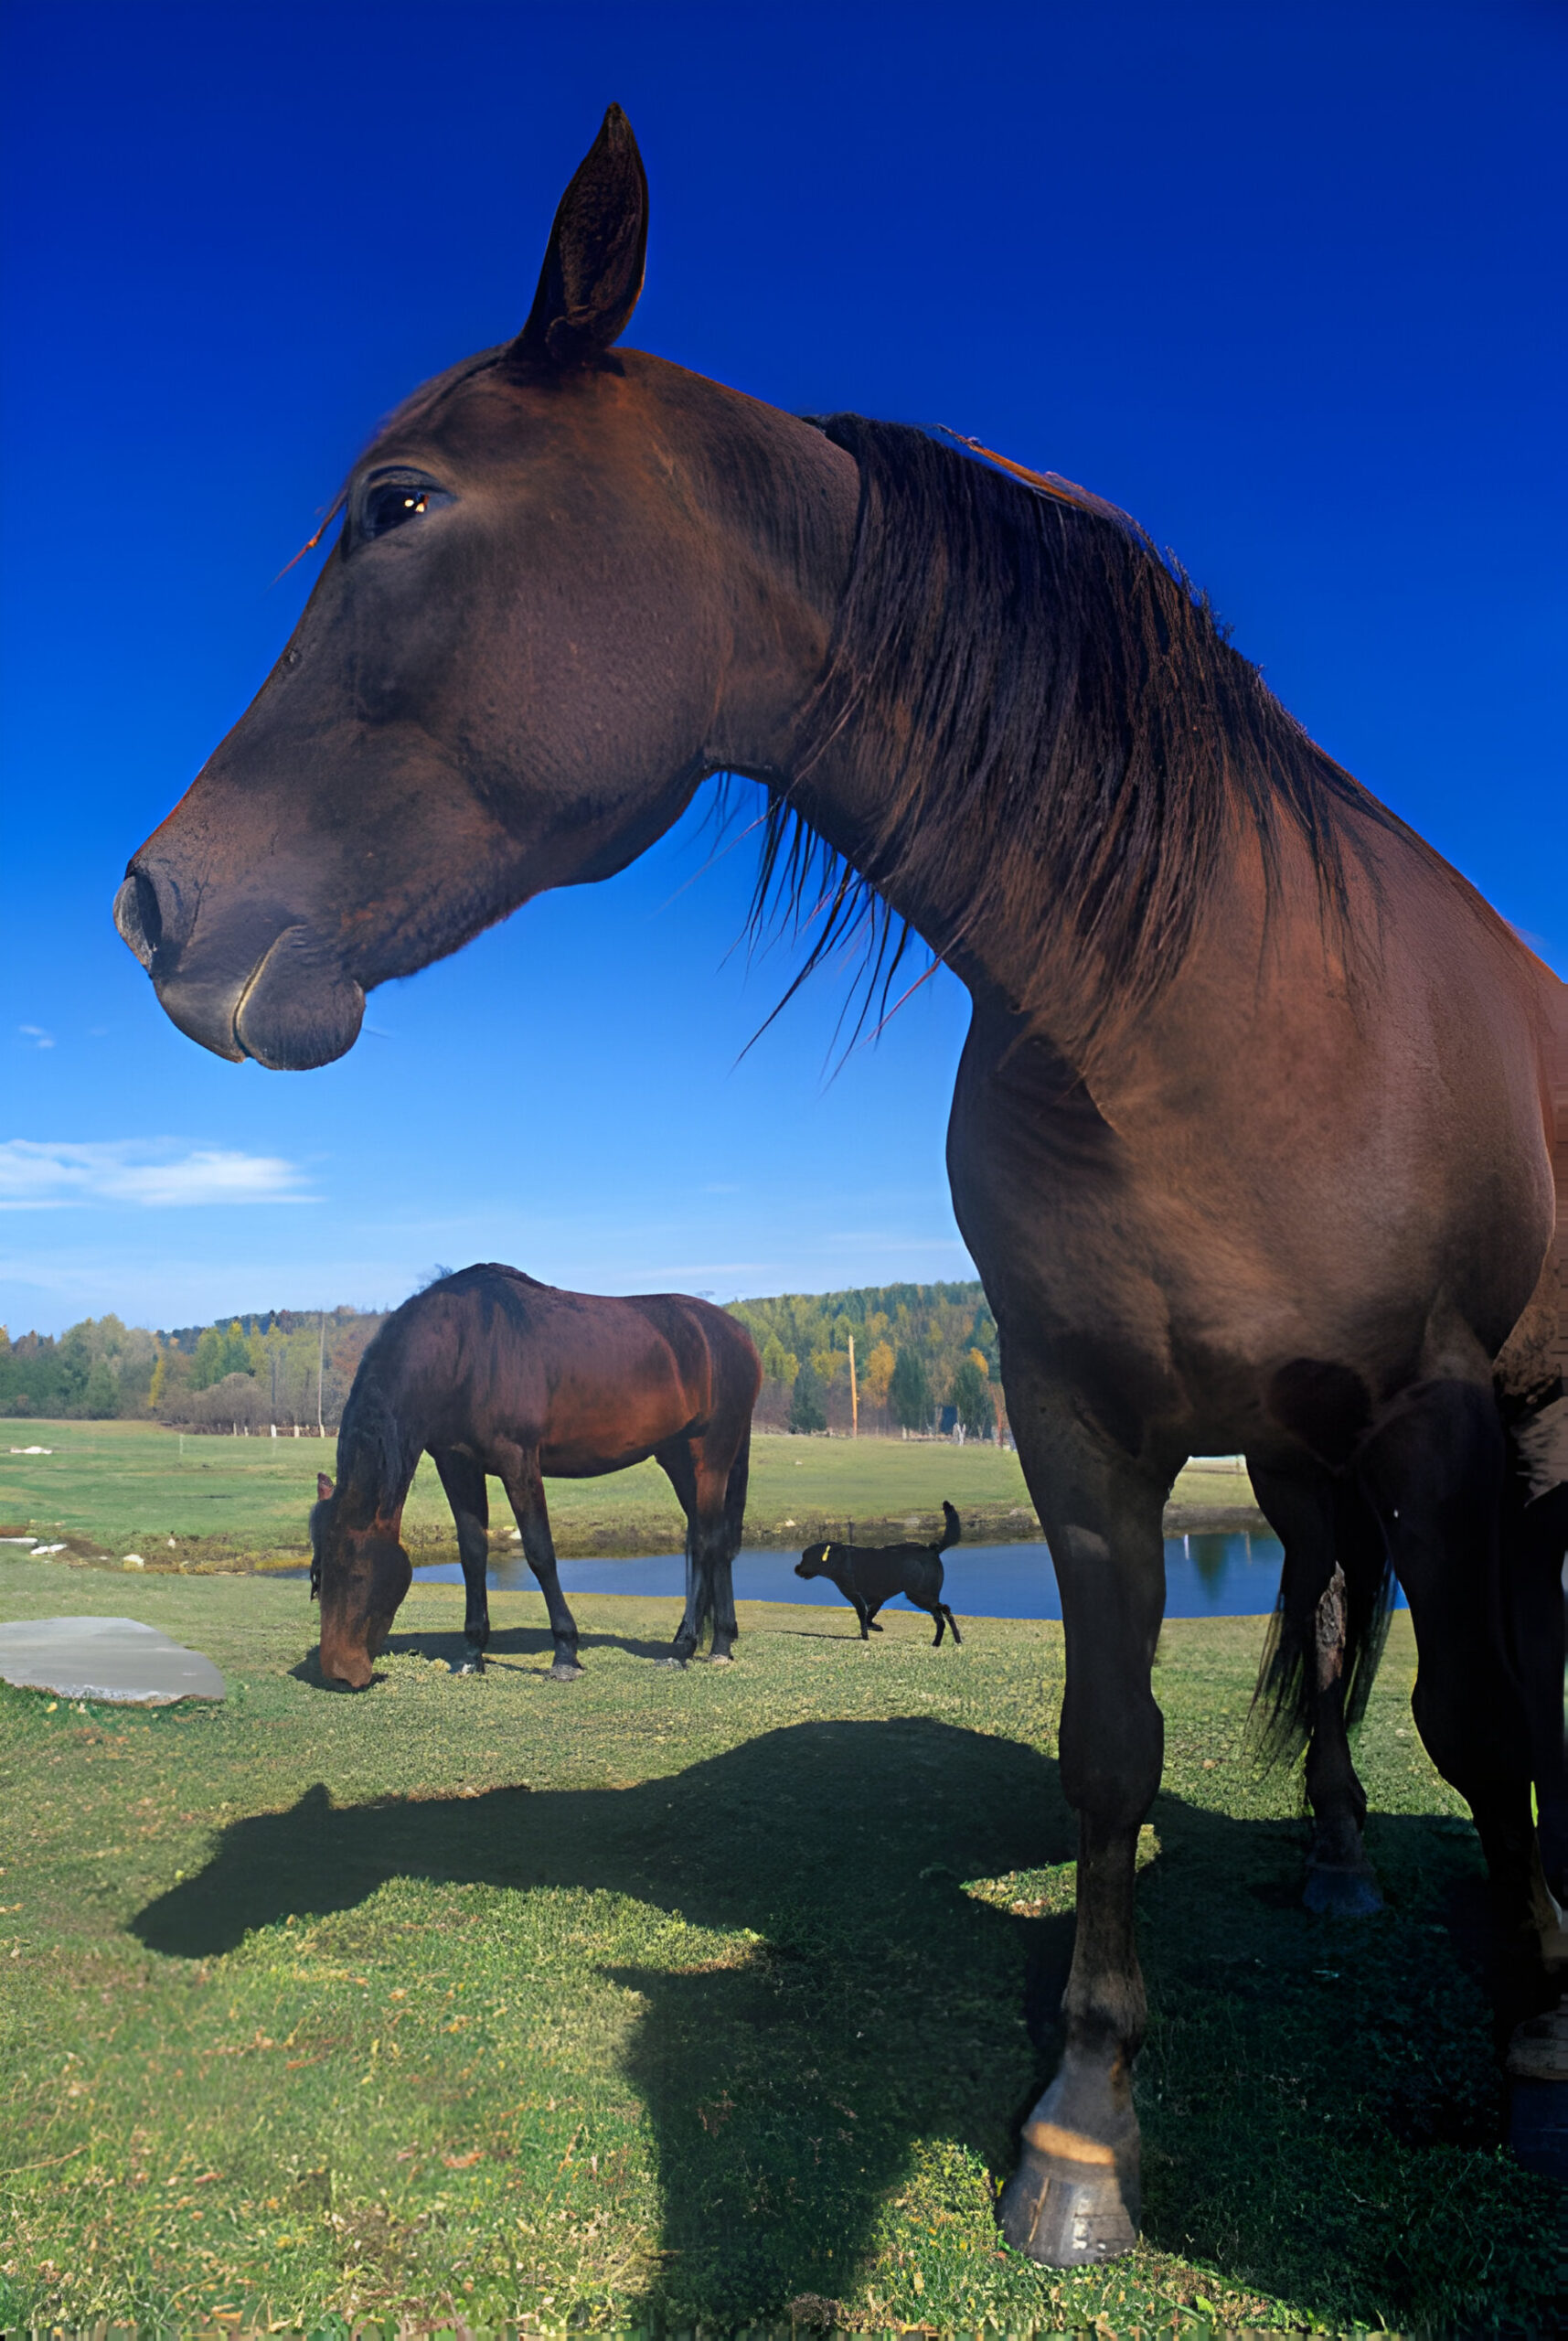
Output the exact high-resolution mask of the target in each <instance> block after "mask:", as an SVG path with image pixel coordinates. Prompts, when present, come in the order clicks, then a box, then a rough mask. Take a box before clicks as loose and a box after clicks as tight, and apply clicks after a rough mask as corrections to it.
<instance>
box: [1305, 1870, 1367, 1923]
mask: <svg viewBox="0 0 1568 2341" xmlns="http://www.w3.org/2000/svg"><path fill="white" fill-rule="evenodd" d="M1301 1899H1302V1902H1303V1904H1304V1905H1305V1907H1306V1908H1307V1909H1308V1910H1315V1911H1316V1912H1317V1915H1318V1917H1319V1918H1336V1919H1370V1918H1371V1916H1372V1914H1373V1912H1374V1911H1377V1910H1381V1908H1382V1907H1383V1897H1382V1889H1381V1887H1380V1886H1379V1885H1378V1881H1377V1878H1376V1876H1374V1875H1373V1872H1372V1870H1371V1865H1370V1864H1367V1863H1361V1864H1359V1865H1357V1866H1355V1867H1353V1868H1349V1867H1347V1868H1340V1867H1339V1866H1338V1865H1336V1864H1334V1863H1332V1862H1308V1863H1307V1882H1306V1884H1305V1885H1304V1886H1303V1887H1302V1889H1301Z"/></svg>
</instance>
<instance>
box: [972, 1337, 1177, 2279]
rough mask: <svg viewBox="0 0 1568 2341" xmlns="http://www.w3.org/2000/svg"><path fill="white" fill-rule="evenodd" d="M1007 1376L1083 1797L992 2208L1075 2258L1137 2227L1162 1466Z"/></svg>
mask: <svg viewBox="0 0 1568 2341" xmlns="http://www.w3.org/2000/svg"><path fill="white" fill-rule="evenodd" d="M1026 1392H1028V1395H1029V1399H1031V1400H1032V1401H1033V1403H1032V1404H1029V1403H1025V1402H1024V1398H1025V1393H1026ZM1015 1394H1016V1395H1015ZM1008 1400H1009V1412H1010V1414H1011V1416H1012V1421H1013V1429H1014V1434H1015V1436H1016V1438H1017V1439H1018V1443H1019V1456H1020V1458H1021V1459H1022V1462H1023V1467H1024V1475H1025V1478H1026V1479H1027V1480H1028V1482H1029V1494H1030V1495H1031V1496H1032V1498H1033V1499H1034V1503H1035V1507H1036V1509H1037V1511H1038V1512H1039V1513H1040V1519H1041V1521H1042V1522H1043V1523H1044V1525H1045V1532H1046V1536H1047V1540H1048V1542H1049V1543H1050V1545H1051V1558H1052V1560H1053V1561H1054V1562H1055V1565H1056V1577H1057V1583H1058V1585H1059V1586H1060V1587H1061V1610H1062V1619H1063V1624H1064V1627H1065V1632H1066V1644H1067V1685H1066V1694H1065V1696H1064V1698H1063V1700H1062V1707H1061V1784H1062V1787H1063V1789H1064V1790H1065V1791H1066V1795H1067V1800H1068V1802H1069V1803H1070V1804H1071V1805H1072V1807H1073V1810H1074V1811H1075V1812H1077V1814H1078V1820H1079V1850H1078V1925H1077V1933H1076V1936H1075V1939H1074V1942H1073V1950H1072V1973H1071V1975H1070V1977H1069V1979H1068V1984H1067V1990H1066V1993H1065V1994H1064V1995H1063V1998H1062V2011H1063V2014H1064V2015H1065V2016H1066V2019H1067V2045H1066V2048H1065V2050H1064V2052H1063V2055H1062V2059H1061V2067H1060V2068H1059V2070H1058V2072H1057V2075H1056V2078H1055V2079H1054V2080H1053V2081H1052V2082H1051V2087H1050V2088H1049V2089H1048V2090H1046V2092H1045V2095H1044V2096H1043V2097H1042V2098H1041V2099H1040V2102H1039V2103H1038V2104H1037V2105H1036V2107H1035V2108H1034V2111H1033V2112H1032V2113H1031V2114H1030V2115H1029V2120H1028V2121H1027V2122H1026V2123H1025V2124H1024V2131H1023V2146H1024V2153H1023V2159H1022V2161H1021V2162H1020V2164H1019V2168H1018V2171H1017V2172H1016V2174H1015V2175H1014V2176H1013V2178H1012V2179H1011V2180H1010V2182H1009V2183H1008V2186H1007V2188H1006V2190H1005V2191H1004V2193H1003V2196H1002V2198H1001V2202H1000V2204H999V2206H998V2215H999V2218H1000V2220H1001V2226H1002V2232H1003V2234H1004V2235H1005V2236H1006V2238H1007V2239H1008V2242H1009V2243H1010V2244H1011V2245H1013V2247H1014V2248H1015V2250H1019V2251H1027V2252H1028V2253H1029V2255H1030V2256H1031V2258H1033V2259H1036V2260H1041V2261H1045V2262H1046V2263H1047V2264H1048V2265H1049V2266H1051V2267H1055V2268H1074V2267H1083V2266H1087V2265H1091V2264H1093V2263H1094V2262H1097V2261H1105V2260H1114V2259H1116V2258H1118V2257H1119V2256H1120V2255H1121V2254H1122V2253H1123V2252H1125V2251H1130V2250H1132V2248H1133V2246H1134V2244H1135V2243H1136V2240H1137V2224H1138V2208H1139V2189H1138V2125H1137V2116H1136V2114H1135V2112H1134V2111H1133V2100H1132V2065H1133V2059H1134V2058H1135V2057H1136V2054H1137V2050H1138V2047H1139V2045H1140V2043H1141V2041H1142V2039H1143V2033H1144V2023H1145V2016H1146V2003H1145V1998H1144V1984H1143V1977H1142V1974H1141V1973H1140V1972H1139V1969H1138V1962H1137V1953H1136V1949H1135V1948H1134V1941H1133V1881H1134V1869H1135V1865H1136V1855H1137V1842H1138V1828H1139V1824H1140V1823H1142V1821H1143V1818H1144V1815H1145V1813H1146V1812H1147V1811H1148V1808H1149V1806H1150V1804H1151V1803H1152V1802H1153V1801H1154V1796H1155V1791H1156V1790H1157V1788H1158V1786H1159V1775H1160V1766H1161V1761H1162V1758H1163V1756H1164V1747H1165V1725H1164V1719H1163V1717H1162V1716H1161V1715H1160V1712H1159V1709H1158V1707H1157V1705H1156V1704H1155V1699H1154V1694H1153V1689H1152V1687H1151V1679H1152V1670H1153V1666H1154V1653H1155V1644H1156V1642H1157V1640H1158V1637H1159V1627H1160V1619H1161V1617H1162V1616H1163V1614H1164V1609H1165V1545H1164V1539H1163V1534H1162V1525H1161V1522H1162V1513H1163V1509H1164V1503H1165V1495H1166V1488H1167V1486H1168V1481H1166V1482H1162V1481H1160V1480H1157V1478H1155V1477H1154V1476H1153V1475H1152V1474H1151V1473H1149V1472H1147V1471H1146V1470H1142V1469H1140V1468H1139V1467H1138V1466H1137V1465H1136V1464H1135V1463H1134V1461H1133V1459H1132V1458H1131V1457H1130V1456H1129V1455H1127V1454H1126V1453H1125V1451H1123V1450H1122V1449H1121V1448H1118V1447H1116V1446H1115V1444H1114V1443H1113V1442H1112V1441H1111V1440H1110V1439H1109V1438H1105V1437H1104V1435H1102V1434H1100V1433H1098V1432H1097V1431H1095V1430H1094V1429H1093V1427H1091V1426H1089V1425H1087V1424H1085V1423H1084V1421H1083V1418H1082V1416H1081V1414H1080V1413H1079V1411H1078V1408H1077V1406H1075V1404H1074V1397H1073V1394H1072V1393H1071V1392H1069V1391H1067V1390H1061V1389H1052V1388H1050V1387H1044V1388H1042V1387H1041V1385H1040V1384H1038V1383H1037V1384H1036V1385H1035V1388H1034V1390H1032V1391H1031V1390H1029V1384H1028V1381H1027V1379H1026V1378H1025V1376H1024V1375H1022V1374H1019V1371H1018V1369H1017V1367H1016V1366H1015V1364H1014V1363H1013V1361H1012V1360H1010V1359H1009V1361H1008ZM1172 1476H1174V1473H1173V1474H1172Z"/></svg>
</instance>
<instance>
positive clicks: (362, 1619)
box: [310, 1471, 414, 1691]
mask: <svg viewBox="0 0 1568 2341" xmlns="http://www.w3.org/2000/svg"><path fill="white" fill-rule="evenodd" d="M315 1484H316V1493H317V1501H316V1502H315V1503H314V1504H313V1505H312V1507H311V1514H310V1543H311V1564H310V1589H311V1595H312V1598H313V1599H314V1598H319V1599H320V1602H321V1671H322V1673H324V1674H325V1677H326V1679H327V1681H328V1682H329V1683H344V1684H347V1685H348V1686H349V1687H350V1688H351V1689H352V1690H356V1691H362V1690H364V1688H365V1687H366V1685H367V1684H368V1682H369V1680H370V1676H371V1671H372V1667H373V1664H374V1662H375V1660H376V1658H377V1657H378V1656H379V1653H380V1652H381V1651H382V1650H383V1649H384V1648H385V1646H386V1641H387V1636H388V1635H389V1633H390V1631H391V1630H392V1620H393V1619H394V1618H395V1617H396V1616H397V1614H398V1610H399V1609H400V1606H401V1603H402V1600H403V1597H404V1595H405V1594H406V1593H407V1592H408V1589H409V1587H410V1586H411V1584H412V1582H413V1574H414V1572H413V1564H412V1563H411V1560H410V1559H409V1556H408V1555H407V1553H406V1552H405V1551H404V1549H403V1546H402V1544H401V1542H400V1539H399V1536H398V1533H397V1530H396V1528H395V1527H394V1526H393V1525H392V1524H391V1523H389V1522H387V1521H384V1520H379V1519H378V1520H372V1521H371V1522H370V1523H369V1524H368V1526H367V1527H362V1528H357V1527H351V1526H350V1525H349V1524H348V1522H347V1519H346V1517H345V1516H344V1513H345V1507H344V1504H343V1501H342V1499H341V1498H340V1497H339V1495H338V1493H337V1491H336V1488H335V1487H334V1485H333V1483H332V1481H331V1480H329V1479H328V1478H327V1476H326V1474H325V1471H321V1472H318V1473H317V1475H316V1482H315Z"/></svg>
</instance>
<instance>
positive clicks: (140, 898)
mask: <svg viewBox="0 0 1568 2341" xmlns="http://www.w3.org/2000/svg"><path fill="white" fill-rule="evenodd" d="M114 924H115V925H116V926H117V927H118V928H119V930H120V934H121V938H122V940H123V942H124V943H126V944H127V945H128V946H129V947H130V948H131V950H133V952H134V953H135V955H136V957H137V958H138V959H139V960H140V961H141V963H142V965H143V967H151V966H152V964H153V955H154V953H155V951H156V950H157V947H158V946H159V944H160V943H161V942H162V941H163V939H164V915H163V913H162V911H161V910H160V909H159V907H158V890H157V888H156V887H155V885H154V883H153V882H152V880H151V879H150V878H144V876H143V875H142V872H141V871H139V870H133V871H131V872H130V874H129V875H128V876H127V878H126V879H125V882H124V883H123V885H122V887H121V889H120V892H119V893H117V894H116V895H115V897H114Z"/></svg>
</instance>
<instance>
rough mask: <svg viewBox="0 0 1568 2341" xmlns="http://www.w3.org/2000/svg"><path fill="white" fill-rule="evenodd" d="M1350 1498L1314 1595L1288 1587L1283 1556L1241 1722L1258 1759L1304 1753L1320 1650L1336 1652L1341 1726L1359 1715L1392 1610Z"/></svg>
mask: <svg viewBox="0 0 1568 2341" xmlns="http://www.w3.org/2000/svg"><path fill="white" fill-rule="evenodd" d="M1353 1503H1354V1498H1353V1497H1352V1496H1351V1494H1350V1491H1349V1490H1346V1491H1343V1495H1342V1501H1341V1503H1340V1505H1339V1511H1340V1513H1341V1515H1342V1520H1341V1523H1340V1528H1341V1533H1340V1534H1337V1536H1336V1538H1335V1548H1336V1555H1337V1557H1336V1562H1335V1567H1334V1573H1333V1575H1332V1576H1331V1577H1330V1578H1329V1580H1328V1585H1327V1586H1326V1587H1325V1588H1324V1590H1323V1592H1322V1593H1321V1594H1320V1595H1319V1596H1318V1598H1317V1600H1316V1601H1303V1600H1302V1599H1301V1598H1300V1597H1299V1595H1298V1594H1296V1593H1295V1591H1294V1588H1293V1587H1292V1584H1291V1573H1290V1562H1289V1557H1288V1555H1287V1556H1286V1560H1285V1568H1284V1570H1283V1571H1282V1573H1281V1577H1280V1586H1279V1594H1278V1597H1277V1598H1276V1600H1275V1607H1274V1616H1273V1617H1272V1618H1271V1619H1270V1620H1269V1630H1268V1635H1267V1638H1266V1640H1265V1641H1264V1653H1263V1659H1262V1662H1261V1663H1260V1665H1259V1667H1258V1680H1257V1688H1256V1689H1255V1690H1254V1691H1253V1705H1252V1713H1251V1715H1250V1716H1249V1717H1248V1721H1247V1735H1246V1736H1247V1741H1248V1745H1249V1746H1250V1748H1251V1750H1252V1753H1253V1756H1254V1757H1255V1758H1257V1759H1258V1760H1259V1761H1260V1762H1261V1763H1264V1764H1266V1765H1275V1764H1293V1763H1295V1761H1296V1758H1297V1757H1299V1756H1301V1755H1303V1754H1304V1753H1305V1751H1306V1748H1307V1743H1308V1741H1309V1740H1310V1739H1311V1737H1312V1732H1313V1727H1314V1725H1315V1724H1316V1722H1317V1698H1318V1686H1319V1680H1320V1664H1319V1658H1318V1652H1319V1650H1320V1649H1322V1650H1323V1652H1324V1653H1325V1656H1326V1655H1327V1653H1328V1650H1329V1649H1331V1648H1332V1649H1335V1650H1337V1651H1338V1652H1341V1653H1342V1655H1341V1657H1340V1661H1339V1679H1340V1681H1341V1682H1342V1683H1343V1684H1344V1686H1345V1708H1344V1714H1345V1728H1346V1729H1347V1731H1354V1729H1355V1728H1356V1726H1357V1725H1358V1724H1359V1723H1360V1721H1361V1718H1362V1716H1364V1715H1365V1714H1366V1711H1367V1701H1368V1700H1369V1698H1370V1697H1371V1690H1372V1683H1373V1679H1374V1677H1375V1676H1376V1674H1377V1671H1378V1662H1379V1661H1380V1660H1381V1657H1382V1654H1383V1645H1384V1643H1385V1642H1386V1641H1388V1630H1389V1620H1390V1619H1391V1618H1392V1615H1393V1604H1394V1575H1393V1564H1392V1560H1391V1558H1390V1556H1389V1553H1388V1548H1387V1546H1386V1545H1385V1544H1384V1542H1383V1538H1382V1534H1381V1529H1380V1528H1379V1527H1378V1524H1377V1523H1376V1521H1375V1520H1374V1519H1373V1518H1372V1516H1371V1513H1370V1512H1367V1511H1365V1510H1364V1508H1362V1507H1360V1505H1356V1507H1355V1509H1356V1511H1358V1512H1360V1518H1359V1519H1356V1518H1353V1517H1352V1516H1351V1507H1352V1504H1353ZM1346 1530H1349V1531H1350V1532H1351V1533H1348V1534H1347V1533H1344V1532H1345V1531H1346Z"/></svg>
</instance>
